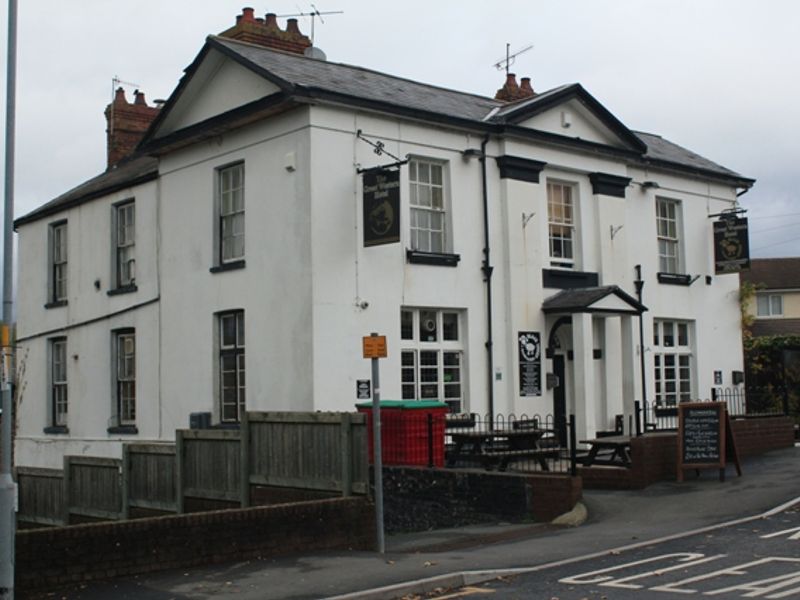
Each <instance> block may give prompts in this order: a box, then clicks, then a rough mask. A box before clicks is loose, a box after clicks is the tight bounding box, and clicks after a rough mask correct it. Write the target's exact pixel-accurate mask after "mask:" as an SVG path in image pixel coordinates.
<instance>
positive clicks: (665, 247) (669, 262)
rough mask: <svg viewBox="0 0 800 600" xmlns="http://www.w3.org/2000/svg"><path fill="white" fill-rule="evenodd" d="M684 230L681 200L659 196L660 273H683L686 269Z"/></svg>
mask: <svg viewBox="0 0 800 600" xmlns="http://www.w3.org/2000/svg"><path fill="white" fill-rule="evenodd" d="M682 231H683V222H682V206H681V202H680V201H679V200H673V199H671V198H660V197H657V198H656V238H657V244H658V272H659V273H670V274H682V273H683V271H684V270H685V268H684V264H683V256H682V255H683V253H682V252H681V239H682V237H683V236H682Z"/></svg>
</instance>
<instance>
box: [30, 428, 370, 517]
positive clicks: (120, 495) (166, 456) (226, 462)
mask: <svg viewBox="0 0 800 600" xmlns="http://www.w3.org/2000/svg"><path fill="white" fill-rule="evenodd" d="M368 476H369V470H368V463H367V431H366V418H365V416H364V415H361V414H352V413H273V412H262V413H259V412H250V413H247V414H246V416H245V419H244V420H243V422H242V424H241V428H240V429H239V430H220V429H198V430H179V431H177V432H176V435H175V444H163V443H161V444H158V443H141V442H136V443H125V444H123V449H122V459H121V460H120V459H110V458H94V457H85V456H80V457H78V456H66V457H64V470H63V471H59V470H57V469H33V468H26V467H18V468H17V482H18V485H19V496H20V502H19V513H18V518H19V520H20V521H21V522H27V523H34V524H39V525H63V524H69V523H71V522H75V521H84V520H95V519H103V520H117V519H127V518H129V517H130V516H131V512H132V509H140V510H145V511H159V512H166V513H183V512H184V505H185V501H186V499H196V500H200V501H211V502H214V501H216V502H220V501H221V502H225V503H230V504H233V505H238V506H242V507H245V506H249V505H250V496H251V487H252V486H269V487H290V488H297V489H303V490H319V491H326V492H332V493H340V494H342V495H343V496H349V495H352V494H366V493H367V490H368Z"/></svg>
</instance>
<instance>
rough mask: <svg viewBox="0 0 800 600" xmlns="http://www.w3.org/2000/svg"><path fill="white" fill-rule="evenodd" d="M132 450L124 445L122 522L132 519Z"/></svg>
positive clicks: (121, 486)
mask: <svg viewBox="0 0 800 600" xmlns="http://www.w3.org/2000/svg"><path fill="white" fill-rule="evenodd" d="M130 454H131V453H130V449H129V447H128V444H127V443H123V444H122V473H121V474H120V476H121V485H120V488H121V489H120V496H121V498H120V504H121V505H122V506H120V510H121V511H122V520H123V521H127V520H128V519H129V518H130V508H131V507H130V476H131V461H130Z"/></svg>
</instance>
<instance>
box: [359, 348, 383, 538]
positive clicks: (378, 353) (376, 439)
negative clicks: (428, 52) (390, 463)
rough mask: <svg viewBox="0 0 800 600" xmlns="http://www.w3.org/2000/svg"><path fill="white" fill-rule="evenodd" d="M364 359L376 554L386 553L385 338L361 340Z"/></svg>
mask: <svg viewBox="0 0 800 600" xmlns="http://www.w3.org/2000/svg"><path fill="white" fill-rule="evenodd" d="M362 346H363V352H364V358H368V359H370V361H371V362H372V386H373V387H372V440H373V444H372V445H373V452H374V459H373V464H374V472H375V524H376V529H377V535H376V538H377V541H378V552H380V553H381V554H383V553H384V552H385V551H386V544H385V542H384V536H383V456H382V454H381V445H382V442H381V379H380V371H379V369H378V360H380V359H381V358H386V357H387V356H388V353H387V349H386V336H385V335H378V334H377V333H372V334H370V335H365V336H364V337H363V339H362Z"/></svg>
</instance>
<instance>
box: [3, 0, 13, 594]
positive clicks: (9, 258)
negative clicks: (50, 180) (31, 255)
mask: <svg viewBox="0 0 800 600" xmlns="http://www.w3.org/2000/svg"><path fill="white" fill-rule="evenodd" d="M6 73H7V76H6V148H5V151H6V161H5V162H6V164H5V167H6V174H5V178H6V179H5V199H4V203H3V329H4V332H3V333H4V335H3V346H4V347H3V349H2V350H3V366H4V369H3V370H4V373H3V378H2V397H3V424H2V432H1V433H0V443H1V445H0V455H2V456H1V457H0V600H13V599H14V544H15V542H14V538H15V533H16V518H15V509H16V507H15V505H16V494H17V489H16V485H15V483H14V478H13V477H12V475H11V464H12V463H11V452H12V444H11V436H12V423H13V415H12V404H13V402H12V393H11V382H12V377H11V373H10V370H11V369H13V365H14V362H13V360H8V359H7V357H6V353H9V352H12V347H11V341H10V335H9V328H10V326H11V320H12V318H13V317H12V314H13V310H12V308H13V303H14V295H13V290H12V289H11V288H12V269H13V265H14V262H13V255H12V254H13V251H14V249H13V235H14V232H13V229H12V220H13V218H14V132H15V122H16V90H17V0H9V1H8V56H7V71H6ZM12 356H13V354H12Z"/></svg>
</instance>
